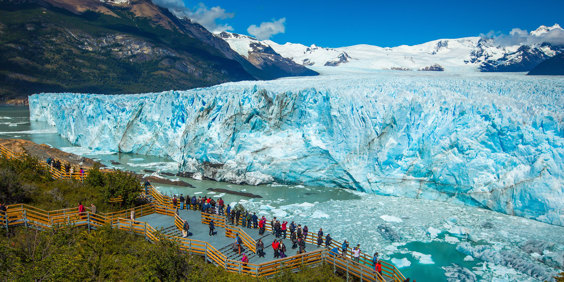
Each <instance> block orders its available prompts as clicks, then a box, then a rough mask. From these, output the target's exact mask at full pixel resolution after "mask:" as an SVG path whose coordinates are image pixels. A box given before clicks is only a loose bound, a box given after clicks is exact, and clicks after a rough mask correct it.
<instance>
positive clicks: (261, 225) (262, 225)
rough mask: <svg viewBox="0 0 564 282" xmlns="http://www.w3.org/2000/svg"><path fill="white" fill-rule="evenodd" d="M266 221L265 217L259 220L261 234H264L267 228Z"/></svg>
mask: <svg viewBox="0 0 564 282" xmlns="http://www.w3.org/2000/svg"><path fill="white" fill-rule="evenodd" d="M265 222H266V221H265V220H264V218H262V219H261V220H260V221H259V235H262V234H264V230H265V227H264V224H265Z"/></svg>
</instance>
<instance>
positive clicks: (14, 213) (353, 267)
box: [0, 145, 405, 282]
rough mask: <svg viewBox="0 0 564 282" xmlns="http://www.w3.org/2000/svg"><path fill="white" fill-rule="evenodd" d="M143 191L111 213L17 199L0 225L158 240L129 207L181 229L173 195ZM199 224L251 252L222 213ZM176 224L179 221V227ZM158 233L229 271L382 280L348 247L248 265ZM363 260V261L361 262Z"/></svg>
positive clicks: (394, 272) (57, 174)
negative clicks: (342, 274) (331, 273)
mask: <svg viewBox="0 0 564 282" xmlns="http://www.w3.org/2000/svg"><path fill="white" fill-rule="evenodd" d="M23 155H24V153H17V154H16V153H14V152H12V151H11V150H9V149H7V148H6V147H5V146H3V145H0V157H4V158H8V159H11V158H19V157H21V156H23ZM40 164H41V165H42V166H44V167H46V168H47V169H48V170H49V172H50V173H51V175H52V177H53V178H58V179H71V178H74V179H81V178H83V177H86V176H87V173H88V172H84V173H82V174H81V173H73V174H70V173H66V172H65V171H64V170H62V169H61V170H57V169H55V168H53V167H51V166H49V165H47V164H46V163H44V162H41V163H40ZM146 188H147V192H148V196H151V197H152V198H153V199H154V201H151V202H150V203H149V204H146V205H142V206H138V207H135V208H131V209H126V210H122V211H117V212H110V213H99V214H93V213H91V212H89V211H87V212H84V213H79V212H78V208H67V209H60V210H53V211H45V210H43V209H39V208H36V207H34V206H31V205H26V204H16V205H9V206H7V208H8V210H7V212H6V213H0V224H1V225H2V227H5V228H9V227H10V226H15V225H21V224H24V225H25V226H28V227H32V228H37V229H46V228H52V227H54V226H58V225H67V226H69V225H70V226H88V228H89V229H90V228H93V227H99V226H102V225H105V224H110V225H113V226H115V227H116V228H118V229H124V230H129V231H131V232H134V233H135V234H140V235H144V236H145V237H146V238H147V239H149V240H150V241H152V242H155V241H158V240H160V239H159V236H157V233H158V232H157V231H156V230H155V228H153V227H152V226H151V225H149V224H147V223H143V224H141V222H139V221H135V220H131V219H126V218H123V217H124V216H125V217H128V215H129V214H130V213H131V211H132V210H134V211H135V214H136V215H138V216H145V215H149V214H152V213H159V214H163V215H167V216H172V217H174V224H175V226H176V227H177V228H179V229H181V227H182V225H180V224H181V221H182V219H181V218H180V217H179V216H178V214H177V213H176V207H174V206H173V205H172V199H171V198H170V197H168V196H165V195H162V194H161V193H160V192H159V191H158V190H157V189H155V188H154V187H153V186H152V185H148V186H147V187H146ZM201 218H202V223H203V224H209V221H210V220H211V219H214V223H215V224H216V226H218V227H225V230H226V236H227V237H234V236H233V234H234V233H236V234H239V236H240V237H241V240H242V241H243V244H244V245H245V246H246V247H247V248H248V249H249V250H251V251H253V252H255V253H256V241H255V240H254V239H253V238H252V237H251V236H249V235H248V234H247V233H246V232H245V231H244V230H243V229H242V228H240V227H238V226H232V225H229V224H227V217H226V216H223V215H216V214H208V213H201ZM242 221H243V218H240V220H239V222H238V223H239V224H241V223H242ZM179 225H180V226H179ZM265 229H266V230H268V231H269V232H270V231H272V228H271V226H270V224H266V226H265ZM315 235H316V234H315V233H314V232H310V233H308V236H307V237H306V238H305V240H306V242H308V243H312V244H316V243H317V242H316V238H315ZM163 238H166V239H169V240H175V241H178V242H179V243H180V247H181V249H182V250H184V251H187V252H192V253H196V254H201V255H205V256H206V258H208V260H210V261H212V262H213V263H215V264H216V265H218V266H222V267H224V268H225V269H226V270H227V271H230V272H239V273H245V274H249V275H253V276H256V277H264V276H269V275H272V274H275V273H278V272H279V271H280V269H281V268H296V267H299V266H301V265H310V264H315V263H319V262H326V263H332V264H333V265H334V267H335V268H339V269H341V270H343V271H346V272H347V273H350V274H351V275H353V276H355V277H357V278H360V279H361V280H363V279H364V280H374V281H384V279H383V277H382V276H380V275H379V274H377V273H376V272H375V271H374V270H373V269H372V268H371V266H372V264H371V261H372V260H371V257H369V256H368V255H366V254H365V253H362V254H361V260H362V261H363V263H356V262H353V261H352V260H351V258H352V252H351V249H352V248H349V249H348V251H347V253H346V254H345V256H344V257H338V256H335V255H334V254H332V253H331V252H330V251H328V250H326V249H321V250H316V251H313V252H308V253H305V254H299V255H294V256H289V257H286V258H283V259H278V260H275V261H270V262H266V263H262V264H258V265H256V264H250V263H249V264H247V265H246V266H243V265H242V262H240V261H234V260H230V259H227V256H225V255H224V254H222V253H221V252H219V251H218V250H217V249H215V248H214V247H213V246H212V245H211V244H209V243H207V242H204V241H198V240H193V239H187V238H181V237H178V236H171V235H163ZM329 247H330V249H333V248H335V247H336V248H337V249H338V250H341V243H339V242H337V241H335V240H333V241H332V243H331V245H330V246H329ZM364 262H368V265H366V264H365V263H364ZM381 262H382V270H383V276H385V277H387V278H390V279H392V280H393V281H399V282H401V281H403V280H404V279H405V277H404V276H403V275H402V273H401V272H400V271H399V270H398V269H397V268H396V267H395V266H394V265H393V264H390V263H388V262H385V261H381Z"/></svg>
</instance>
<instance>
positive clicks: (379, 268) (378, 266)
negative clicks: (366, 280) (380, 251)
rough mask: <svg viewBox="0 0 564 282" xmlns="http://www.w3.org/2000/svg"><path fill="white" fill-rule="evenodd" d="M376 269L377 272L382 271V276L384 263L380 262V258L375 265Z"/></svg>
mask: <svg viewBox="0 0 564 282" xmlns="http://www.w3.org/2000/svg"><path fill="white" fill-rule="evenodd" d="M374 270H376V272H378V273H380V276H382V263H381V262H380V260H378V261H377V262H376V264H375V265H374Z"/></svg>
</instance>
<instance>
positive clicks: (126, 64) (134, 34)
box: [0, 0, 316, 100]
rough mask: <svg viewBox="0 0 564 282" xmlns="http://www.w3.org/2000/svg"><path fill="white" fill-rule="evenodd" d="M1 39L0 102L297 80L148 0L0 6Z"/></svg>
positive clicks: (6, 2) (0, 1)
mask: <svg viewBox="0 0 564 282" xmlns="http://www.w3.org/2000/svg"><path fill="white" fill-rule="evenodd" d="M0 35H2V36H1V37H0V81H1V82H2V84H1V85H0V100H8V99H11V98H17V97H24V96H27V95H29V94H33V93H38V92H95V93H105V94H122V93H140V92H151V91H164V90H170V89H189V88H194V87H205V86H211V85H215V84H219V83H223V82H229V81H240V80H257V79H259V80H264V79H275V78H279V77H284V76H293V75H299V74H295V73H292V72H289V71H286V70H284V69H280V68H278V69H277V66H273V67H271V68H272V69H271V70H270V71H264V70H262V69H260V68H257V67H256V66H254V65H253V64H251V63H250V62H249V61H247V60H246V59H245V58H243V57H242V56H240V55H239V54H237V53H236V52H234V51H233V50H231V48H230V47H229V45H228V44H227V43H226V42H225V41H223V40H221V39H220V38H217V37H215V36H214V35H212V34H211V33H210V32H209V31H207V30H206V29H205V28H204V27H202V26H201V25H200V24H197V23H195V22H192V21H191V20H187V19H180V18H178V17H176V16H174V15H173V14H172V13H171V12H170V11H169V10H168V9H165V8H162V7H159V6H156V5H155V4H153V3H152V2H151V1H149V0H128V1H115V0H114V1H99V0H0ZM300 67H301V66H300ZM314 74H316V73H314Z"/></svg>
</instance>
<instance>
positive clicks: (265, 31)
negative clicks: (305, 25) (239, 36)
mask: <svg viewBox="0 0 564 282" xmlns="http://www.w3.org/2000/svg"><path fill="white" fill-rule="evenodd" d="M285 23H286V18H281V19H279V20H272V21H271V22H263V23H261V24H260V25H259V26H256V25H251V26H249V28H247V32H248V33H249V34H250V35H252V36H254V37H256V38H257V39H258V40H266V39H269V38H270V37H271V36H273V35H275V34H278V33H284V32H285V31H286V28H285V27H284V24H285Z"/></svg>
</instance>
